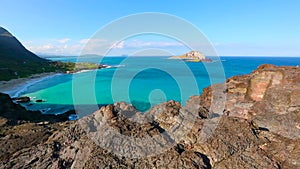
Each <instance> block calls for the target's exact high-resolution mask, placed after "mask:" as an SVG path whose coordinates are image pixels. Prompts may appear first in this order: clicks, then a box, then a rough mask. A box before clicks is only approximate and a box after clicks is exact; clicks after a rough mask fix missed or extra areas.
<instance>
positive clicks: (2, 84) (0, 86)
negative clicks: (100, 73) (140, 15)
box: [0, 65, 112, 98]
mask: <svg viewBox="0 0 300 169" xmlns="http://www.w3.org/2000/svg"><path fill="white" fill-rule="evenodd" d="M108 68H112V67H111V66H109V65H107V67H105V68H100V69H108ZM93 70H98V69H83V70H78V71H74V72H47V73H39V74H33V75H31V76H29V77H25V78H18V79H11V80H9V81H0V92H1V93H6V94H8V95H9V96H10V97H11V98H14V97H20V93H22V92H23V91H25V90H27V88H28V87H30V86H32V85H34V84H36V83H39V82H41V81H43V80H45V79H49V78H52V77H55V76H59V75H63V74H78V73H84V72H88V71H93Z"/></svg>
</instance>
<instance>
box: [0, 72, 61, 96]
mask: <svg viewBox="0 0 300 169" xmlns="http://www.w3.org/2000/svg"><path fill="white" fill-rule="evenodd" d="M56 75H60V73H54V72H51V73H41V74H34V75H32V76H30V77H27V78H19V79H12V80H9V81H0V92H1V93H6V94H9V95H10V96H11V97H18V94H19V93H20V92H21V91H23V90H24V89H26V88H27V87H29V86H31V85H33V84H35V83H38V82H40V81H42V80H44V79H47V78H51V77H53V76H56Z"/></svg>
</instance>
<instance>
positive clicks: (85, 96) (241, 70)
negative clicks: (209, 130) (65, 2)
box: [18, 57, 300, 114]
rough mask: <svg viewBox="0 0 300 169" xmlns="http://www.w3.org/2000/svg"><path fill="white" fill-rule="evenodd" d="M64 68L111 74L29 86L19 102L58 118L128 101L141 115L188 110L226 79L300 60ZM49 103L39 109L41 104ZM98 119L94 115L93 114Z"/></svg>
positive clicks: (115, 62)
mask: <svg viewBox="0 0 300 169" xmlns="http://www.w3.org/2000/svg"><path fill="white" fill-rule="evenodd" d="M49 59H51V60H55V61H58V60H59V61H63V62H68V61H70V62H76V61H79V62H93V63H101V64H106V65H110V66H111V67H110V68H105V69H99V70H92V71H83V72H79V73H75V74H59V75H56V76H52V77H51V78H44V79H42V80H39V81H38V82H35V83H31V84H27V85H26V87H24V88H23V89H21V90H20V92H19V93H18V95H19V96H29V97H31V99H32V102H31V103H29V104H25V105H24V106H25V107H26V108H27V109H30V110H42V111H43V112H44V113H51V114H58V113H63V112H65V111H67V110H70V109H74V105H76V106H89V105H95V104H96V105H98V106H99V107H100V106H101V105H107V104H112V103H114V102H120V101H125V102H127V103H131V104H133V105H134V106H135V107H136V108H137V109H138V110H140V111H141V112H145V111H147V110H148V109H149V108H151V106H154V105H156V104H159V103H162V102H165V101H168V100H176V101H178V102H180V103H181V104H182V105H184V104H185V102H186V101H187V100H188V99H189V97H190V96H192V95H200V94H201V93H202V90H203V88H205V87H208V86H210V85H211V84H215V83H222V82H225V80H226V78H229V77H232V76H236V75H243V74H248V73H251V72H252V71H253V70H255V69H256V68H257V67H258V66H259V65H261V64H274V65H278V66H297V65H300V58H299V57H220V58H212V59H213V62H211V63H200V62H184V61H182V60H171V59H168V57H103V58H102V60H100V59H99V57H84V58H80V59H78V58H76V57H57V58H55V57H52V58H49ZM39 99H40V100H43V102H41V103H36V102H35V100H39ZM90 113H92V112H90Z"/></svg>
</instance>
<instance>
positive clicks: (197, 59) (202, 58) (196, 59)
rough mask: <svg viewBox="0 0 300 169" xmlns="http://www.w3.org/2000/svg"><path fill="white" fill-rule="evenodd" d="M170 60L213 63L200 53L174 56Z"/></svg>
mask: <svg viewBox="0 0 300 169" xmlns="http://www.w3.org/2000/svg"><path fill="white" fill-rule="evenodd" d="M170 59H184V60H186V61H190V62H211V61H212V60H211V59H208V58H206V56H205V55H204V54H203V53H201V52H199V51H190V52H188V53H186V54H184V55H180V56H172V57H170Z"/></svg>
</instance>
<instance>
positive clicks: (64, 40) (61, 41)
mask: <svg viewBox="0 0 300 169" xmlns="http://www.w3.org/2000/svg"><path fill="white" fill-rule="evenodd" d="M70 40H71V39H70V38H63V39H59V40H57V41H58V42H59V43H67V42H69V41H70Z"/></svg>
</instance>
